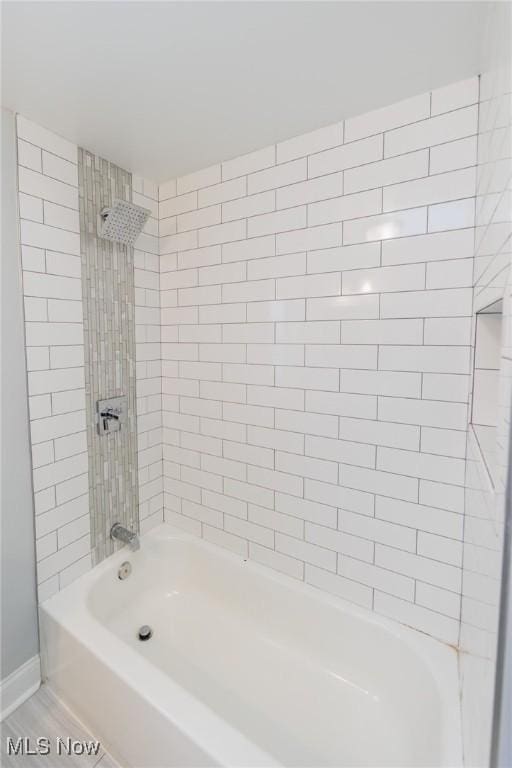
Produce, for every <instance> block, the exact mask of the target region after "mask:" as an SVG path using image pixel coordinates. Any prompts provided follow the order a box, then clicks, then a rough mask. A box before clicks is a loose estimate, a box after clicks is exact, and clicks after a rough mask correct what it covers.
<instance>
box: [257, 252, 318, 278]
mask: <svg viewBox="0 0 512 768" xmlns="http://www.w3.org/2000/svg"><path fill="white" fill-rule="evenodd" d="M305 271H306V254H305V253H292V254H289V255H286V256H271V257H270V258H268V259H257V260H256V261H249V262H248V264H247V277H248V279H249V280H262V279H265V278H269V277H287V276H288V275H301V274H303V273H305Z"/></svg>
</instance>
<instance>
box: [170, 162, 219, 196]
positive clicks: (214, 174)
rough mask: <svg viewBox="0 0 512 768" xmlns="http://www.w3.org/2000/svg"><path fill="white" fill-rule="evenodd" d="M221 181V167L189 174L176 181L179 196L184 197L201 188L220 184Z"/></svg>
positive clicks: (216, 166)
mask: <svg viewBox="0 0 512 768" xmlns="http://www.w3.org/2000/svg"><path fill="white" fill-rule="evenodd" d="M220 181H221V169H220V165H212V166H210V167H209V168H204V169H202V170H200V171H195V173H189V174H188V175H187V176H180V177H179V178H178V179H176V192H177V194H178V195H184V194H186V193H187V192H192V191H193V190H195V189H200V188H201V187H209V186H211V185H212V184H218V183H219V182H220Z"/></svg>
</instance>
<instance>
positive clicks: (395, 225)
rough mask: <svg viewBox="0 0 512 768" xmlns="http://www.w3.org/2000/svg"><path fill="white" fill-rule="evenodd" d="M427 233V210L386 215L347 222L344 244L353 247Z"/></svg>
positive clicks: (412, 210) (418, 209)
mask: <svg viewBox="0 0 512 768" xmlns="http://www.w3.org/2000/svg"><path fill="white" fill-rule="evenodd" d="M426 231H427V209H426V208H412V209H410V210H408V211H397V212H396V213H385V214H382V215H380V216H369V217H368V218H364V219H354V220H353V221H346V222H345V223H344V225H343V244H344V245H351V244H355V243H364V242H365V241H372V240H389V239H390V238H395V237H406V236H409V235H419V234H422V233H425V232H426Z"/></svg>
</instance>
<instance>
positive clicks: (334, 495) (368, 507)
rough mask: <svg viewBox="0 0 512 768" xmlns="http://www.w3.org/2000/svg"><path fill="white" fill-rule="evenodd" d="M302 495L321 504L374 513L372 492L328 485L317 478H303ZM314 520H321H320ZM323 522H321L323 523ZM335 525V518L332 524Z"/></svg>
mask: <svg viewBox="0 0 512 768" xmlns="http://www.w3.org/2000/svg"><path fill="white" fill-rule="evenodd" d="M304 496H305V498H306V499H314V500H316V501H319V502H321V503H323V504H327V505H334V506H337V507H341V508H342V509H350V510H351V511H353V512H358V513H359V514H362V515H371V516H373V513H374V499H375V496H374V495H373V494H372V493H366V492H365V491H359V490H354V489H352V488H343V487H341V486H339V485H328V484H327V483H320V482H318V481H317V480H308V479H306V480H305V483H304ZM316 522H321V521H320V520H318V521H316ZM324 524H325V523H322V525H324ZM333 527H336V520H335V522H334V524H333Z"/></svg>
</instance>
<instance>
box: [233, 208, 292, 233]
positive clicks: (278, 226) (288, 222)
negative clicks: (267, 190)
mask: <svg viewBox="0 0 512 768" xmlns="http://www.w3.org/2000/svg"><path fill="white" fill-rule="evenodd" d="M305 226H306V207H305V206H300V207H298V208H289V209H287V210H284V211H277V212H276V213H267V214H263V215H262V216H253V217H252V218H250V219H249V220H248V222H247V236H248V237H258V236H261V235H269V234H275V233H281V232H288V231H289V230H295V229H300V228H301V227H305ZM231 239H235V238H231Z"/></svg>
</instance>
